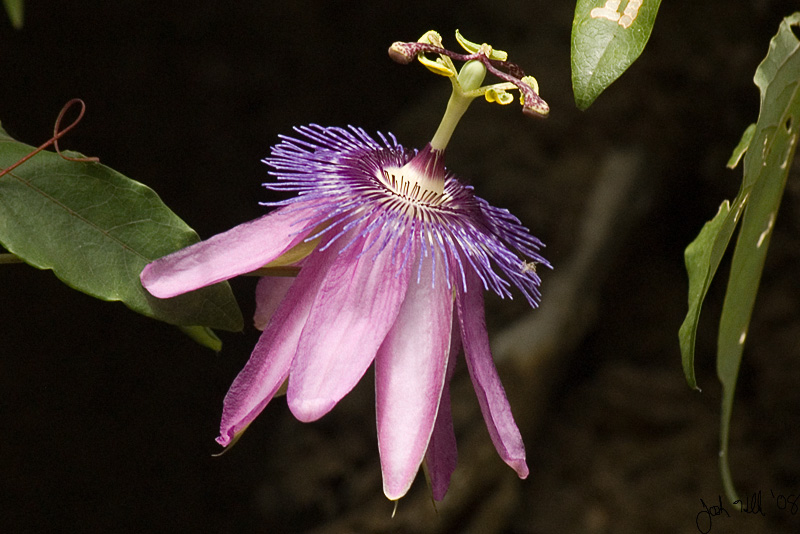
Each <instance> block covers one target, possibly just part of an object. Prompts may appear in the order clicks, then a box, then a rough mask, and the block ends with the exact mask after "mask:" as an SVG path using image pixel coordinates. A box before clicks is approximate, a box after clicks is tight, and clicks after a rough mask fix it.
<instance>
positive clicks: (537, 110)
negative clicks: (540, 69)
mask: <svg viewBox="0 0 800 534" xmlns="http://www.w3.org/2000/svg"><path fill="white" fill-rule="evenodd" d="M456 40H458V42H459V44H460V45H461V46H462V47H463V48H464V49H465V50H466V51H467V52H469V53H468V54H459V53H457V52H452V51H450V50H447V49H446V48H444V47H443V46H442V38H441V36H440V35H439V34H438V33H437V32H435V31H429V32H427V33H426V34H425V35H423V36H422V37H421V38H420V39H419V41H417V42H415V43H406V42H402V41H397V42H395V43H393V44H392V46H391V47H389V56H390V57H391V58H392V59H393V60H394V61H396V62H398V63H401V64H403V65H407V64H409V63H411V62H412V61H413V60H414V59H418V60H419V61H420V63H422V64H423V65H425V67H427V68H428V69H429V70H431V71H432V72H434V73H436V74H439V75H442V76H448V77H451V78H452V77H455V76H457V75H458V71H457V70H456V68H455V66H454V65H453V60H455V61H463V62H467V61H480V62H481V63H482V64H483V65H484V67H486V70H487V71H488V72H490V73H492V74H493V75H494V76H496V77H497V78H499V79H501V80H503V82H504V83H499V84H495V85H490V86H486V87H482V88H481V89H479V90H478V91H479V92H480V94H482V95H484V96H485V97H486V100H488V101H489V102H497V103H499V104H509V103H511V102H512V100H513V99H512V98H511V97H510V95H508V94H507V93H506V92H505V91H506V90H508V89H514V88H516V89H518V90H519V92H520V100H521V103H522V112H523V113H525V114H526V115H528V116H532V117H546V116H547V115H548V114H549V113H550V106H548V105H547V102H545V101H544V100H543V99H542V97H540V96H539V85H538V83H537V82H536V79H535V78H534V77H533V76H526V75H525V72H524V71H523V70H522V68H520V66H519V65H517V64H515V63H511V62H510V61H507V60H506V58H507V57H508V54H507V53H506V52H503V51H502V50H494V49H493V48H492V47H491V46H490V45H488V44H486V43H483V44H480V45H478V44H476V43H473V42H471V41H467V40H466V39H465V38H463V37H462V36H461V34H460V33H459V32H458V31H456ZM425 54H437V55H438V56H439V57H438V58H437V59H436V60H431V59H430V58H428V57H427V56H426V55H425Z"/></svg>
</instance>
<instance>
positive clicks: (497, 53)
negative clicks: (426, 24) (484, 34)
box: [437, 30, 508, 61]
mask: <svg viewBox="0 0 800 534" xmlns="http://www.w3.org/2000/svg"><path fill="white" fill-rule="evenodd" d="M437 35H438V34H437ZM440 40H441V37H440ZM456 40H457V41H458V44H460V45H461V47H462V48H463V49H464V50H466V51H467V52H469V53H470V54H474V53H476V52H479V51H480V52H481V53H482V54H484V55H486V56H487V57H488V58H489V59H496V60H498V61H506V60H507V59H508V53H506V52H503V51H502V50H494V49H493V48H492V47H491V45H488V44H486V43H483V44H480V45H479V44H477V43H473V42H472V41H468V40H466V39H465V38H464V36H463V35H461V33H459V31H458V30H456Z"/></svg>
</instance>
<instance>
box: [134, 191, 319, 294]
mask: <svg viewBox="0 0 800 534" xmlns="http://www.w3.org/2000/svg"><path fill="white" fill-rule="evenodd" d="M312 213H313V208H311V207H300V206H299V205H297V204H295V205H293V206H287V207H284V208H281V209H278V210H276V211H273V212H272V213H268V214H267V215H264V216H263V217H260V218H258V219H255V220H253V221H250V222H246V223H244V224H240V225H239V226H236V227H234V228H231V229H230V230H228V231H227V232H223V233H221V234H217V235H215V236H213V237H211V238H209V239H206V240H205V241H201V242H199V243H195V244H194V245H191V246H189V247H186V248H184V249H181V250H178V251H177V252H173V253H172V254H170V255H168V256H165V257H163V258H161V259H159V260H156V261H154V262H152V263H149V264H148V265H147V266H145V268H144V270H143V271H142V274H141V276H140V278H141V280H142V285H143V286H144V287H145V289H147V290H148V291H149V292H150V293H151V294H153V295H154V296H156V297H158V298H168V297H174V296H175V295H180V294H181V293H186V292H188V291H192V290H194V289H198V288H201V287H205V286H208V285H211V284H215V283H217V282H221V281H222V280H227V279H229V278H233V277H234V276H238V275H240V274H244V273H248V272H250V271H254V270H256V269H258V268H259V267H262V266H263V265H265V264H266V263H269V262H270V261H272V260H274V259H275V258H277V257H278V256H280V255H281V254H283V253H284V252H286V251H287V250H289V249H290V248H292V247H293V246H294V245H296V244H297V243H299V242H300V241H302V240H303V238H305V237H306V233H307V226H308V224H309V223H308V222H307V221H306V218H307V217H309V215H311V214H312Z"/></svg>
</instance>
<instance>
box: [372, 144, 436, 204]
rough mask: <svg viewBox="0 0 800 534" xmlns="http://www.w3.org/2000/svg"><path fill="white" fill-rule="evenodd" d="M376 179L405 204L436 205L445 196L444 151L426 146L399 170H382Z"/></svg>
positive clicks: (391, 168)
mask: <svg viewBox="0 0 800 534" xmlns="http://www.w3.org/2000/svg"><path fill="white" fill-rule="evenodd" d="M378 178H379V179H380V181H381V182H382V183H383V185H385V186H386V188H387V189H389V190H390V191H391V192H392V193H394V194H396V195H398V196H400V197H402V198H403V199H405V200H408V201H411V202H416V203H422V204H432V205H437V204H439V203H440V202H441V200H442V195H443V194H444V180H445V169H444V150H436V149H435V148H432V147H431V145H430V143H428V144H427V145H426V146H425V148H423V149H422V150H420V151H419V153H418V154H417V155H416V156H414V157H413V158H412V159H411V161H409V162H408V163H406V164H405V165H403V166H402V167H386V168H384V169H382V170H381V176H379V177H378Z"/></svg>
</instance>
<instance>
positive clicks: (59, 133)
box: [0, 98, 100, 176]
mask: <svg viewBox="0 0 800 534" xmlns="http://www.w3.org/2000/svg"><path fill="white" fill-rule="evenodd" d="M75 104H78V105H80V107H81V109H80V111H79V112H78V117H77V118H76V119H75V120H74V121H72V124H70V125H69V126H67V127H66V128H64V129H61V121H62V120H64V115H66V114H67V111H69V109H70V108H71V107H72V106H73V105H75ZM85 111H86V104H85V103H84V102H83V100H81V99H80V98H73V99H72V100H70V101H69V102H67V103H66V104H64V107H62V108H61V111H60V112H59V114H58V117H56V122H55V124H54V125H53V137H51V138H50V139H49V140H48V141H47V142H45V143H44V144H42V145H40V146H39V147H37V148H35V149H34V150H32V151H31V152H30V153H29V154H27V155H26V156H24V157H23V158H21V159H20V160H19V161H17V162H16V163H14V164H13V165H11V166H10V167H8V168H6V169H2V170H0V176H4V175H6V174H8V173H9V172H11V171H13V170H14V169H16V168H17V167H19V166H20V165H22V164H23V163H25V162H26V161H28V160H29V159H31V158H32V157H33V156H35V155H36V154H38V153H39V152H41V151H42V150H44V149H45V148H47V147H49V146H50V145H53V148H55V150H56V153H57V154H58V155H59V156H61V157H62V158H64V159H65V160H67V161H76V162H95V163H96V162H98V161H100V158H88V157H82V158H73V157H71V156H67V155H65V154H63V153H62V152H61V150H60V149H59V147H58V140H59V139H61V138H62V137H64V135H66V134H67V133H68V132H69V131H70V130H72V129H73V128H74V127H75V126H77V125H78V123H79V122H81V119H82V118H83V114H84V112H85Z"/></svg>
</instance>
